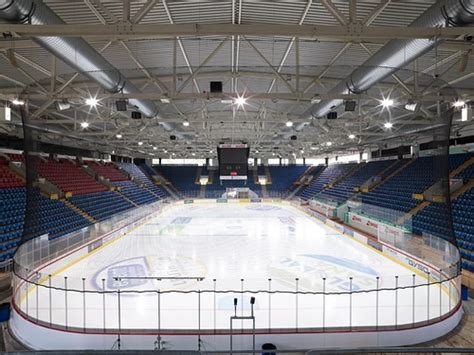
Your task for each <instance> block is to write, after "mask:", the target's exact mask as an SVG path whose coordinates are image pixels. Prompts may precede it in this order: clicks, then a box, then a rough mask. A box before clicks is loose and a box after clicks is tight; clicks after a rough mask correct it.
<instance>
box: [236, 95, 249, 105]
mask: <svg viewBox="0 0 474 355" xmlns="http://www.w3.org/2000/svg"><path fill="white" fill-rule="evenodd" d="M234 103H235V104H236V105H237V106H238V107H242V106H244V105H245V104H246V103H247V99H246V98H245V97H244V96H243V95H242V96H237V97H236V98H235V100H234Z"/></svg>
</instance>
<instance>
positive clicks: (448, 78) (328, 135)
mask: <svg viewBox="0 0 474 355" xmlns="http://www.w3.org/2000/svg"><path fill="white" fill-rule="evenodd" d="M43 2H44V4H46V5H47V6H48V7H49V8H50V9H51V10H52V11H54V13H56V14H57V15H58V16H59V17H60V18H61V19H62V20H63V21H64V22H65V25H61V26H58V25H28V24H12V23H7V22H2V23H0V28H1V32H2V33H3V34H4V36H3V37H4V38H3V39H2V40H1V41H0V95H1V98H2V99H3V100H4V101H5V102H11V101H12V100H13V99H15V98H20V99H21V100H23V101H25V102H26V103H27V106H28V110H29V117H30V120H29V121H30V126H31V127H33V128H34V130H35V132H37V133H38V135H39V137H40V139H41V140H43V141H47V142H55V143H58V142H60V143H61V144H64V145H69V146H77V147H81V148H87V149H92V150H98V151H101V152H108V153H111V152H114V153H116V154H125V155H133V156H142V157H152V156H153V157H170V156H174V157H191V156H192V157H212V156H213V155H214V154H215V147H216V145H217V144H218V143H219V142H234V143H240V142H248V143H249V144H250V145H251V147H252V151H253V156H259V157H272V156H278V155H284V156H287V155H289V154H295V155H296V156H297V157H302V156H305V157H313V156H325V155H328V154H331V153H336V152H340V151H342V150H344V151H348V150H354V151H360V150H361V149H366V148H379V147H383V146H384V145H385V144H387V142H389V143H390V142H391V143H393V144H400V143H403V144H405V143H412V142H414V141H417V140H418V141H419V140H422V139H429V136H430V127H432V126H433V124H434V123H433V122H434V115H435V113H436V100H437V99H438V98H439V97H437V96H436V95H437V91H436V90H434V89H436V88H437V85H438V84H436V85H432V82H433V81H435V80H436V81H437V82H440V81H442V82H443V83H445V85H446V87H453V88H455V89H456V96H457V97H458V98H459V100H463V101H465V102H469V101H470V100H472V99H473V97H474V63H473V60H472V57H473V51H472V49H473V48H474V45H473V42H472V36H473V35H474V30H473V27H472V26H467V27H454V28H445V29H439V28H429V27H426V28H421V29H420V28H417V29H416V31H413V30H412V29H410V28H409V27H407V26H408V25H409V24H410V23H411V22H412V21H413V20H415V19H416V18H418V17H419V16H420V15H421V14H423V13H424V12H425V11H426V10H427V9H428V8H429V7H430V6H431V5H433V4H434V3H435V1H427V0H425V1H421V0H420V1H414V0H413V1H411V0H398V1H397V0H391V1H390V0H358V1H355V0H354V1H339V0H332V1H331V0H317V1H316V0H315V1H311V0H293V1H260V0H232V1H204V0H203V1H194V0H188V1H176V0H136V1H134V0H83V1H79V0H44V1H43ZM37 36H70V37H82V38H84V39H85V40H86V41H87V42H88V43H89V44H90V45H91V46H92V47H93V48H95V49H96V50H97V51H98V52H100V53H101V54H102V56H103V57H105V58H106V60H107V61H109V62H110V63H111V64H112V65H113V66H114V67H115V68H117V69H119V70H120V72H121V73H122V75H124V76H125V77H126V78H127V79H128V80H129V81H130V82H131V83H133V84H134V85H135V86H136V87H138V88H139V91H140V92H139V93H133V94H123V93H120V92H119V93H115V94H114V93H110V92H108V91H106V90H104V89H103V88H102V87H100V86H99V85H98V84H97V82H96V81H94V80H91V78H90V75H85V73H83V72H77V71H75V70H74V69H73V68H72V67H70V66H68V65H67V64H65V63H64V62H63V61H62V60H60V59H58V58H56V57H55V56H54V55H52V54H51V53H50V52H48V51H47V50H46V49H44V48H43V47H42V46H40V45H39V44H37V43H36V42H35V41H34V40H32V38H34V37H37ZM418 37H423V38H433V37H435V38H437V39H442V40H443V41H442V43H441V44H440V45H439V46H437V47H436V48H435V49H432V50H430V51H429V52H427V53H425V54H424V55H422V56H420V57H419V58H418V59H416V60H415V61H414V62H412V63H410V65H408V66H406V67H404V68H401V70H399V71H398V72H397V73H395V74H394V75H392V76H389V77H388V78H386V79H384V80H383V81H381V82H379V83H378V84H377V85H374V86H372V87H371V88H370V89H369V90H367V91H364V92H363V93H361V94H357V95H355V94H352V95H340V94H333V93H331V92H330V90H331V89H332V88H333V87H334V86H336V85H337V84H338V83H340V82H341V80H342V79H344V78H345V77H346V76H347V75H348V74H350V73H351V72H352V71H353V70H354V69H355V68H357V67H358V66H361V65H362V64H363V63H364V62H365V61H366V60H367V59H368V58H370V57H371V56H372V54H373V53H375V52H377V51H378V50H379V49H380V48H381V47H383V46H384V44H386V43H387V41H389V40H390V39H392V38H401V39H409V38H418ZM434 78H436V79H434ZM210 81H222V82H223V93H222V94H211V93H209V83H210ZM430 85H431V86H432V87H431V88H430ZM438 86H439V85H438ZM90 98H95V99H97V101H98V103H97V105H96V106H93V107H91V106H90V105H89V104H88V103H90V101H87V99H90ZM239 98H243V100H242V102H240V103H241V104H240V105H239V104H238V103H237V101H239ZM384 98H390V99H392V100H394V104H393V105H392V106H390V107H384V106H383V105H381V101H382V100H383V99H384ZM127 99H128V100H132V99H142V100H151V101H152V102H153V103H154V104H155V105H156V107H157V109H158V112H159V115H157V116H156V117H154V118H145V117H143V118H142V119H132V118H131V117H130V115H131V112H130V110H129V111H128V112H119V111H117V109H116V101H117V100H127ZM327 99H344V100H352V101H355V102H356V109H355V111H352V112H350V111H349V112H345V110H344V106H341V107H337V108H335V109H334V111H336V112H337V113H338V118H337V119H335V120H328V119H327V118H326V117H323V118H321V119H308V118H307V117H305V115H303V113H304V112H305V111H306V110H307V109H308V108H309V107H310V106H311V105H313V104H315V103H317V102H318V101H320V100H327ZM243 101H245V103H244V104H243ZM407 103H415V104H416V103H419V104H420V105H419V106H418V108H417V109H416V111H415V112H413V111H411V110H407V109H406V107H405V105H406V104H407ZM59 104H63V106H62V108H63V109H62V110H59ZM64 104H65V105H64ZM289 122H291V123H289ZM388 122H389V123H391V124H392V125H393V127H391V128H387V126H386V124H387V123H388ZM290 125H292V126H291V127H288V126H290ZM473 128H474V127H473V121H472V119H471V120H468V121H466V122H461V121H460V118H459V113H458V114H457V115H456V118H455V122H454V127H453V134H458V135H467V134H472V131H473ZM2 131H3V132H6V133H8V134H11V135H18V136H20V135H21V134H22V127H21V120H20V118H19V116H18V115H16V114H15V115H14V117H13V119H12V121H11V122H9V123H0V132H2ZM171 135H176V136H177V139H176V140H170V136H171ZM292 136H296V140H292V139H291V137H292ZM293 138H294V137H293ZM328 142H329V143H328ZM172 154H173V155H172Z"/></svg>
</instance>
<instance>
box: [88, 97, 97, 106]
mask: <svg viewBox="0 0 474 355" xmlns="http://www.w3.org/2000/svg"><path fill="white" fill-rule="evenodd" d="M98 103H99V101H98V100H97V99H96V98H95V97H89V98H88V99H86V105H89V106H90V107H96V106H97V104H98Z"/></svg>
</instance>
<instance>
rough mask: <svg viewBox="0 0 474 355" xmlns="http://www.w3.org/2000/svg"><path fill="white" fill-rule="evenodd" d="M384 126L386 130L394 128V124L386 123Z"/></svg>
mask: <svg viewBox="0 0 474 355" xmlns="http://www.w3.org/2000/svg"><path fill="white" fill-rule="evenodd" d="M383 126H384V127H385V128H392V127H393V123H392V122H386V123H385V124H384V125H383Z"/></svg>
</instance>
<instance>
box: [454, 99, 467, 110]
mask: <svg viewBox="0 0 474 355" xmlns="http://www.w3.org/2000/svg"><path fill="white" fill-rule="evenodd" d="M465 104H466V102H465V101H463V100H456V101H455V102H454V103H453V106H454V107H456V108H461V107H464V105H465Z"/></svg>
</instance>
